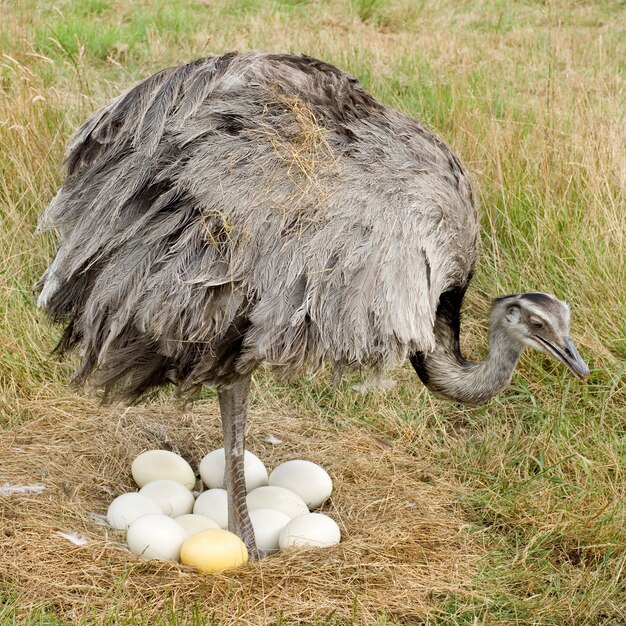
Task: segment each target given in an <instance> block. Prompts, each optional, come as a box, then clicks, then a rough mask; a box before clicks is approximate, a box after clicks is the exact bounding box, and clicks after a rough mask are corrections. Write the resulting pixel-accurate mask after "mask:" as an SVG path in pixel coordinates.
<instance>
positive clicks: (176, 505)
mask: <svg viewBox="0 0 626 626" xmlns="http://www.w3.org/2000/svg"><path fill="white" fill-rule="evenodd" d="M139 493H140V494H142V495H144V496H147V497H148V498H150V499H151V500H154V501H155V502H156V503H157V504H158V505H159V506H160V507H161V510H162V511H163V513H164V514H165V515H168V516H169V517H180V516H181V515H185V514H186V513H191V510H192V509H193V494H192V493H191V491H189V489H187V487H185V486H184V485H181V484H180V483H179V482H176V481H175V480H168V479H159V480H152V481H150V482H149V483H148V484H147V485H144V486H143V487H142V488H141V489H140V490H139Z"/></svg>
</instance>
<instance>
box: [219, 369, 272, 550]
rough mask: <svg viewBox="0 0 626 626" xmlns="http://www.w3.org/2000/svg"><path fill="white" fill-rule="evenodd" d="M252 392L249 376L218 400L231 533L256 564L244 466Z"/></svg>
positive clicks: (255, 548)
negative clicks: (247, 420)
mask: <svg viewBox="0 0 626 626" xmlns="http://www.w3.org/2000/svg"><path fill="white" fill-rule="evenodd" d="M249 390H250V377H249V376H248V377H246V378H242V379H240V380H238V381H237V382H236V383H235V384H234V385H232V386H231V387H228V388H226V389H218V391H217V398H218V400H219V403H220V413H221V416H222V432H223V434H224V452H225V456H226V469H225V473H224V483H225V486H226V491H227V492H228V530H230V532H232V533H235V534H236V535H237V536H239V537H240V538H241V539H242V541H243V542H244V543H245V544H246V547H247V548H248V553H249V555H250V558H251V559H253V560H256V559H259V558H260V557H261V556H262V555H261V554H260V553H259V551H258V550H257V547H256V543H255V540H254V531H253V530H252V524H251V523H250V516H249V515H248V506H247V504H246V479H245V474H244V465H243V458H244V457H243V454H244V449H245V430H246V414H247V412H248V393H249Z"/></svg>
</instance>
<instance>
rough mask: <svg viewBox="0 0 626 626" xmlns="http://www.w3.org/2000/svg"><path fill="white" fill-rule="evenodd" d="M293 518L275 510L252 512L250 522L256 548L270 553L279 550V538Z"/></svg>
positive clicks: (256, 510)
mask: <svg viewBox="0 0 626 626" xmlns="http://www.w3.org/2000/svg"><path fill="white" fill-rule="evenodd" d="M290 521H291V518H290V517H289V516H288V515H286V514H285V513H282V512H281V511H276V510H273V509H254V510H252V511H250V522H251V523H252V529H253V530H254V539H255V541H256V547H257V548H258V549H259V550H263V551H265V552H268V553H272V552H276V551H277V550H278V537H279V536H280V532H281V531H282V529H283V528H284V527H285V526H287V524H288V523H289V522H290Z"/></svg>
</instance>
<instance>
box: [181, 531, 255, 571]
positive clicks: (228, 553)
mask: <svg viewBox="0 0 626 626" xmlns="http://www.w3.org/2000/svg"><path fill="white" fill-rule="evenodd" d="M180 560H181V562H182V563H184V564H185V565H192V566H193V567H196V568H198V569H199V570H202V571H203V572H209V573H215V572H221V571H223V570H226V569H232V568H234V567H239V566H240V565H244V563H246V562H247V561H248V550H247V548H246V546H245V544H244V543H243V541H241V539H239V537H237V535H234V534H233V533H231V532H228V531H227V530H204V531H202V532H200V533H197V534H195V535H192V536H191V537H189V538H188V539H187V540H186V541H185V542H184V543H183V545H182V548H181V550H180Z"/></svg>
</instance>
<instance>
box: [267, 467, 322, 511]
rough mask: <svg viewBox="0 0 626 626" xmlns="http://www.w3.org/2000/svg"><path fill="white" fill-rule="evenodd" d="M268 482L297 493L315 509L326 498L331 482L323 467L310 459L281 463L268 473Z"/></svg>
mask: <svg viewBox="0 0 626 626" xmlns="http://www.w3.org/2000/svg"><path fill="white" fill-rule="evenodd" d="M269 484H270V485H271V486H273V487H283V488H285V489H289V491H293V492H294V493H297V494H298V495H299V496H300V497H301V498H302V499H303V500H304V502H305V503H306V505H307V506H308V507H309V508H312V509H316V508H317V507H319V506H321V505H322V504H324V502H326V500H328V498H329V497H330V494H331V493H332V491H333V482H332V480H331V479H330V476H329V475H328V473H327V472H326V470H325V469H324V468H323V467H320V466H319V465H317V464H316V463H312V462H311V461H302V460H294V461H287V462H285V463H281V464H280V465H279V466H278V467H277V468H276V469H275V470H274V471H273V472H272V473H271V475H270V477H269Z"/></svg>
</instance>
